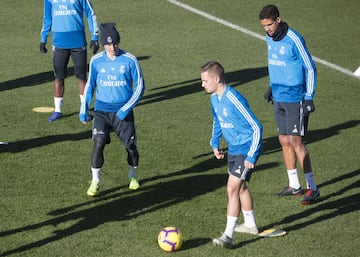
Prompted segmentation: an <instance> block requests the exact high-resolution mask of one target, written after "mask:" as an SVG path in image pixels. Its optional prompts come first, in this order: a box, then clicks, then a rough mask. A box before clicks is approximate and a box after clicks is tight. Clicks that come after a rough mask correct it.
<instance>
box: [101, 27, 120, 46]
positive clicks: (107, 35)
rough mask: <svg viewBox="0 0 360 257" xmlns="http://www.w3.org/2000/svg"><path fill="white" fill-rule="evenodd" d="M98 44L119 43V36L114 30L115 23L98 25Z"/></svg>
mask: <svg viewBox="0 0 360 257" xmlns="http://www.w3.org/2000/svg"><path fill="white" fill-rule="evenodd" d="M100 43H101V44H102V45H107V44H114V43H120V34H119V32H118V31H117V30H116V28H115V23H113V22H110V23H102V24H101V25H100Z"/></svg>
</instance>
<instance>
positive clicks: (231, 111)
mask: <svg viewBox="0 0 360 257" xmlns="http://www.w3.org/2000/svg"><path fill="white" fill-rule="evenodd" d="M211 110H212V114H213V117H214V118H213V130H212V138H211V140H210V145H211V147H212V149H219V143H220V139H221V137H222V136H224V139H225V141H226V142H227V144H228V153H229V154H231V155H242V154H243V155H246V156H247V157H246V160H247V161H249V162H251V163H254V164H255V162H256V160H257V158H258V157H259V155H260V151H261V140H262V125H261V123H260V122H259V120H258V119H257V118H256V117H255V115H254V113H253V112H252V111H251V109H250V107H249V105H248V102H247V100H246V99H245V98H244V97H243V96H242V95H241V94H240V93H239V92H238V91H236V90H235V89H233V88H231V87H230V86H227V87H226V90H225V91H224V93H223V95H222V97H221V98H220V99H219V97H218V96H217V94H215V93H214V94H212V95H211Z"/></svg>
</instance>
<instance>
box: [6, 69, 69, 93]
mask: <svg viewBox="0 0 360 257" xmlns="http://www.w3.org/2000/svg"><path fill="white" fill-rule="evenodd" d="M67 74H68V76H69V77H70V76H73V75H74V67H69V68H68V72H67ZM53 80H54V73H53V72H52V71H46V72H41V73H36V74H32V75H29V76H25V77H22V78H18V79H14V80H9V81H5V82H1V83H0V91H5V90H10V89H16V88H20V87H31V86H38V85H40V84H44V83H48V82H51V81H53Z"/></svg>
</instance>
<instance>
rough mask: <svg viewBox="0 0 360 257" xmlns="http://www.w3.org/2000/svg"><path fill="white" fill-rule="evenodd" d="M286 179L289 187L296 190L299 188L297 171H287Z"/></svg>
mask: <svg viewBox="0 0 360 257" xmlns="http://www.w3.org/2000/svg"><path fill="white" fill-rule="evenodd" d="M287 174H288V178H289V187H292V188H295V189H298V188H300V182H299V176H298V172H297V169H293V170H287Z"/></svg>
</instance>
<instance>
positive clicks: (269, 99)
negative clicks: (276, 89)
mask: <svg viewBox="0 0 360 257" xmlns="http://www.w3.org/2000/svg"><path fill="white" fill-rule="evenodd" d="M264 99H265V101H267V102H268V103H269V102H271V103H272V102H273V97H272V90H271V87H269V89H268V90H267V91H266V93H265V95H264Z"/></svg>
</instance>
